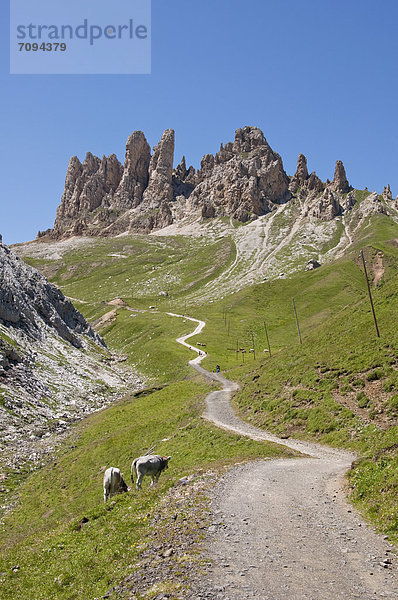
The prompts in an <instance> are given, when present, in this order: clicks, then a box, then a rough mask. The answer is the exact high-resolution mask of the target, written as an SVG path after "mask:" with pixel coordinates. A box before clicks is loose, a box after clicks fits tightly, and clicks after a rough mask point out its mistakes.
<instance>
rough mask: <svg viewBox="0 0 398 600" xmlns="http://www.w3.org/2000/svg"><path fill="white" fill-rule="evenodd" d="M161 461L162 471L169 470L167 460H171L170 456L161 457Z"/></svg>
mask: <svg viewBox="0 0 398 600" xmlns="http://www.w3.org/2000/svg"><path fill="white" fill-rule="evenodd" d="M162 459H163V469H168V468H169V460H170V459H171V456H162Z"/></svg>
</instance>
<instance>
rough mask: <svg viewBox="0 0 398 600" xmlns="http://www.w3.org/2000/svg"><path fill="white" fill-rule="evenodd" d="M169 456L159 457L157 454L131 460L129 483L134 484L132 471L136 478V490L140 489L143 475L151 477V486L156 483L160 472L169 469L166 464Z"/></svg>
mask: <svg viewBox="0 0 398 600" xmlns="http://www.w3.org/2000/svg"><path fill="white" fill-rule="evenodd" d="M170 459H171V456H159V455H158V454H149V455H147V456H140V457H139V458H136V459H135V460H133V464H132V465H131V482H132V483H133V484H134V471H135V473H136V476H137V490H139V489H141V483H142V479H143V477H144V476H145V475H150V476H151V479H152V481H151V486H153V485H154V484H156V483H157V482H158V479H159V476H160V474H161V472H162V471H164V470H165V469H168V468H169V465H168V462H169V460H170Z"/></svg>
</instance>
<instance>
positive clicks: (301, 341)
mask: <svg viewBox="0 0 398 600" xmlns="http://www.w3.org/2000/svg"><path fill="white" fill-rule="evenodd" d="M292 300H293V308H294V314H295V316H296V323H297V331H298V336H299V340H300V344H302V343H303V340H302V339H301V333H300V325H299V322H298V317H297V310H296V303H295V301H294V298H292Z"/></svg>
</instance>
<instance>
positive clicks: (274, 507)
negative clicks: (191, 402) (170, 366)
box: [172, 315, 398, 600]
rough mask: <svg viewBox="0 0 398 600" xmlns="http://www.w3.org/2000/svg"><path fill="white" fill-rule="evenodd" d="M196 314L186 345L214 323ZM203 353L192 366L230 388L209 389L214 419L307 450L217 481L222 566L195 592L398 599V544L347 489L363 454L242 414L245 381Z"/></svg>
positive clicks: (213, 531) (213, 550)
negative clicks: (282, 435) (236, 397)
mask: <svg viewBox="0 0 398 600" xmlns="http://www.w3.org/2000/svg"><path fill="white" fill-rule="evenodd" d="M172 316H181V315H172ZM184 318H186V319H188V317H184ZM190 320H191V321H194V322H196V323H198V326H197V327H196V329H195V332H194V333H191V334H189V335H186V336H182V337H181V338H179V339H178V340H177V341H178V342H179V343H182V344H184V345H186V346H188V344H187V342H186V340H187V339H189V337H190V336H192V335H196V334H197V333H199V332H200V331H201V330H202V329H203V327H204V326H205V323H204V322H203V321H198V320H197V319H190ZM191 348H192V350H196V351H197V352H199V350H198V349H197V348H194V346H191ZM203 358H204V356H201V357H200V356H198V357H197V358H195V359H194V360H192V361H190V364H191V365H192V367H193V368H195V369H196V370H197V371H199V372H200V373H201V374H202V375H204V376H205V377H207V378H210V379H212V380H215V381H219V382H220V383H221V384H222V386H223V390H221V391H218V392H212V393H210V394H209V395H208V396H207V398H206V402H207V408H206V411H205V414H204V415H203V416H204V418H206V419H208V420H209V421H212V422H213V423H215V424H216V425H217V426H219V427H222V428H224V429H228V430H231V431H235V432H237V433H239V434H241V435H247V436H249V437H251V438H253V439H258V440H270V441H273V442H276V443H280V444H284V445H286V446H289V447H290V448H294V449H295V450H299V451H300V452H302V453H304V454H306V455H307V457H303V458H298V459H289V460H286V459H284V460H267V461H260V462H256V463H250V464H245V465H241V466H239V467H236V468H234V469H231V470H230V471H229V472H228V474H227V475H226V476H224V477H223V478H222V480H221V481H220V483H218V484H217V485H216V488H215V491H214V495H213V501H212V525H211V526H210V527H209V530H208V533H207V550H208V555H209V557H210V558H211V560H212V567H211V568H210V570H209V572H208V575H207V577H206V578H204V580H203V582H202V584H201V586H200V590H198V592H197V594H196V596H195V597H196V598H209V599H210V598H211V599H212V600H215V599H219V600H228V599H229V600H238V599H239V600H242V599H246V598H256V599H258V600H304V599H308V600H329V599H330V600H340V599H341V600H343V599H344V600H354V599H358V600H359V599H360V600H371V599H374V598H394V599H397V598H398V560H397V559H396V556H395V554H394V547H393V546H392V545H391V544H390V543H389V542H388V541H387V540H385V539H384V538H383V537H382V536H380V535H377V534H376V533H375V532H374V531H373V530H372V529H371V528H370V527H368V526H367V525H366V524H365V522H364V521H362V520H361V517H360V516H359V515H358V514H357V513H356V512H355V510H354V509H353V508H352V507H351V506H350V505H348V504H347V502H346V500H345V496H344V493H343V491H342V478H343V476H344V473H345V472H346V471H347V469H348V468H349V467H350V464H351V462H352V460H353V458H354V455H352V454H350V453H347V452H341V451H337V450H334V449H329V448H326V447H323V446H320V445H317V444H310V443H307V442H301V441H297V440H290V439H289V440H282V439H279V438H277V437H276V436H274V435H272V434H269V433H267V432H265V431H263V430H261V429H257V428H255V427H252V426H251V425H249V424H247V423H245V422H243V421H241V420H240V419H239V418H238V417H237V416H236V415H235V413H234V412H233V410H232V407H231V405H230V397H231V393H232V392H233V391H236V390H237V389H238V385H237V384H236V383H234V382H232V381H229V380H227V379H225V378H224V377H223V376H222V375H220V374H216V373H210V372H208V371H206V370H205V369H203V367H201V366H200V364H199V363H200V361H201V360H202V359H203Z"/></svg>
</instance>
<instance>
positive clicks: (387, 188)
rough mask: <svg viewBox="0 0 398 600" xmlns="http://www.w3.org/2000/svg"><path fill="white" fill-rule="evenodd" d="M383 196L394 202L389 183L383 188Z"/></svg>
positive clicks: (387, 200) (386, 199)
mask: <svg viewBox="0 0 398 600" xmlns="http://www.w3.org/2000/svg"><path fill="white" fill-rule="evenodd" d="M382 196H383V198H384V200H385V201H386V202H392V200H393V198H392V192H391V189H390V186H389V185H386V186H385V187H384V189H383V193H382Z"/></svg>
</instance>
